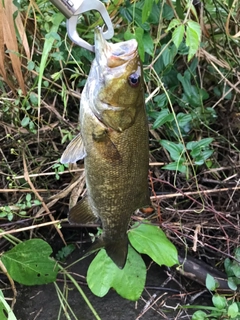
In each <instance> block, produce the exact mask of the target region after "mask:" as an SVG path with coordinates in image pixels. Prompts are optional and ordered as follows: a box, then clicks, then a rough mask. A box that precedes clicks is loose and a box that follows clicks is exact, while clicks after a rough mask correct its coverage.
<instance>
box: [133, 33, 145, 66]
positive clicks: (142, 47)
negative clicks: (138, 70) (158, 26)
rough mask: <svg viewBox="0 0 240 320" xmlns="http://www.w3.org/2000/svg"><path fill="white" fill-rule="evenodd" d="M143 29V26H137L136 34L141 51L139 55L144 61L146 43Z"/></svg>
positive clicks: (139, 50)
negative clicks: (144, 42)
mask: <svg viewBox="0 0 240 320" xmlns="http://www.w3.org/2000/svg"><path fill="white" fill-rule="evenodd" d="M143 33H144V31H143V29H142V28H141V27H138V28H136V30H135V36H136V40H137V42H138V52H139V56H140V58H141V60H142V61H144V55H145V52H144V44H143V40H142V39H143Z"/></svg>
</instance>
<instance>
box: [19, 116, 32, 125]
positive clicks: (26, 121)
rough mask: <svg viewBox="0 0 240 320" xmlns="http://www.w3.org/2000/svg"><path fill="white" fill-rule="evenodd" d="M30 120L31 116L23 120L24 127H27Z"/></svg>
mask: <svg viewBox="0 0 240 320" xmlns="http://www.w3.org/2000/svg"><path fill="white" fill-rule="evenodd" d="M29 122H30V118H29V117H24V118H23V119H22V121H21V126H22V127H26V126H27V125H28V124H29Z"/></svg>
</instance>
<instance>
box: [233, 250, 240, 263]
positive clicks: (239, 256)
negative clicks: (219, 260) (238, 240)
mask: <svg viewBox="0 0 240 320" xmlns="http://www.w3.org/2000/svg"><path fill="white" fill-rule="evenodd" d="M234 256H235V258H236V259H237V260H239V261H240V247H238V248H237V249H236V250H235V253H234Z"/></svg>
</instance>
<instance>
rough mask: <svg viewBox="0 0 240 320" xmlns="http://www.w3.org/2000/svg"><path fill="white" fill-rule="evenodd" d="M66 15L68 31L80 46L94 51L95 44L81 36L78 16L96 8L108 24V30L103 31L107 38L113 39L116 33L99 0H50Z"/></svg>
mask: <svg viewBox="0 0 240 320" xmlns="http://www.w3.org/2000/svg"><path fill="white" fill-rule="evenodd" d="M50 1H51V2H52V3H53V4H54V5H55V6H56V7H57V8H58V9H59V10H60V11H61V12H62V13H63V14H64V15H65V17H66V18H68V20H67V32H68V36H69V38H70V39H71V40H72V41H73V42H74V43H76V44H77V45H78V46H80V47H82V48H85V49H87V50H89V51H92V52H94V51H95V49H94V46H92V45H90V44H89V43H88V42H87V41H85V40H83V39H82V38H80V37H79V34H78V32H77V23H78V17H79V15H80V14H82V13H84V12H87V11H90V10H96V11H98V12H99V13H100V14H101V16H102V18H103V20H104V22H105V25H106V26H107V31H105V32H103V37H104V38H105V39H111V38H112V37H113V35H114V30H113V25H112V22H111V19H110V17H109V15H108V12H107V9H106V8H105V6H104V4H103V3H102V2H100V1H99V0H91V1H90V0H82V1H79V0H50Z"/></svg>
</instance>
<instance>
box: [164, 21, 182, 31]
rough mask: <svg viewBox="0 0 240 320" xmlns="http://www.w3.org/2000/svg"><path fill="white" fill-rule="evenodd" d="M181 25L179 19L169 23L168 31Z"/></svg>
mask: <svg viewBox="0 0 240 320" xmlns="http://www.w3.org/2000/svg"><path fill="white" fill-rule="evenodd" d="M180 24H181V20H179V19H172V21H171V22H170V23H169V26H168V28H167V31H169V30H171V29H173V28H175V27H177V26H179V25H180Z"/></svg>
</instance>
